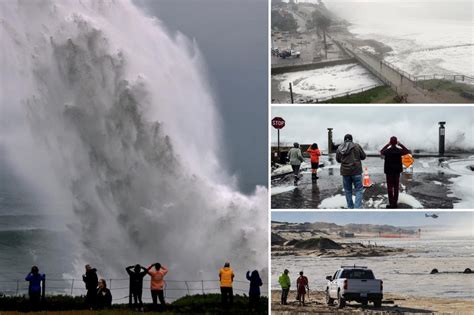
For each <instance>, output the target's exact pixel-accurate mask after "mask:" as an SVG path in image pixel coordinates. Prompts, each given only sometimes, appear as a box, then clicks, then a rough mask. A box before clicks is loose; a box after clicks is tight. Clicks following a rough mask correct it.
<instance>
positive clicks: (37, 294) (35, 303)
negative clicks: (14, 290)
mask: <svg viewBox="0 0 474 315" xmlns="http://www.w3.org/2000/svg"><path fill="white" fill-rule="evenodd" d="M45 279H46V276H45V275H44V274H41V273H39V269H38V267H36V266H33V267H31V272H30V273H29V274H28V275H27V276H26V278H25V280H26V281H28V282H29V285H28V296H29V297H30V304H31V308H32V309H33V310H37V309H38V308H39V304H40V299H41V289H42V285H44V281H45Z"/></svg>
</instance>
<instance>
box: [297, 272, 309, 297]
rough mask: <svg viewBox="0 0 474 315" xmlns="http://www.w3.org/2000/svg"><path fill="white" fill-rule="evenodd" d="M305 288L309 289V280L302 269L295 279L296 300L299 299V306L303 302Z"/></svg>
mask: <svg viewBox="0 0 474 315" xmlns="http://www.w3.org/2000/svg"><path fill="white" fill-rule="evenodd" d="M306 290H308V291H309V282H308V278H307V277H306V276H304V275H303V271H300V276H299V277H298V279H296V291H297V294H298V295H297V298H296V299H297V300H298V301H300V306H301V304H303V306H305V304H304V297H305V295H306Z"/></svg>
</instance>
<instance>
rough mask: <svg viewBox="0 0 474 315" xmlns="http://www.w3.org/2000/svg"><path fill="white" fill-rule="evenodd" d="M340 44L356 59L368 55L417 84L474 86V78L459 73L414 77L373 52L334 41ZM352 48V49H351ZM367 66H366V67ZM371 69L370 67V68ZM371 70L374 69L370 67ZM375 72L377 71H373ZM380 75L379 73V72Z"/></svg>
mask: <svg viewBox="0 0 474 315" xmlns="http://www.w3.org/2000/svg"><path fill="white" fill-rule="evenodd" d="M334 42H336V43H337V44H338V46H339V47H340V48H341V49H344V50H345V51H346V52H348V53H349V54H350V55H351V54H352V55H353V56H354V57H357V54H362V55H366V56H368V57H371V58H374V59H376V60H379V62H380V63H381V64H383V65H385V66H386V67H388V68H390V69H392V70H393V71H395V72H397V73H398V74H400V75H401V76H403V77H405V78H406V79H408V80H410V81H412V82H414V83H416V82H417V81H426V80H435V79H436V80H447V81H454V82H465V83H468V84H474V77H471V76H467V75H464V74H458V73H453V74H422V75H413V74H411V73H408V72H406V71H405V70H402V69H400V68H399V67H397V66H395V65H394V64H392V63H390V62H388V61H386V60H381V59H380V58H379V57H378V56H376V55H374V54H373V53H371V52H368V51H365V50H362V49H359V48H354V47H353V46H352V45H350V44H348V43H345V42H339V41H337V40H334ZM349 46H351V47H349ZM364 66H365V65H364ZM369 67H370V66H369ZM370 69H373V68H372V67H370ZM373 70H375V69H373ZM377 73H378V71H377Z"/></svg>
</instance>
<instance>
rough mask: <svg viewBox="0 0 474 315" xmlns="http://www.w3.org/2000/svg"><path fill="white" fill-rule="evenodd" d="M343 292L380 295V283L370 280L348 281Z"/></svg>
mask: <svg viewBox="0 0 474 315" xmlns="http://www.w3.org/2000/svg"><path fill="white" fill-rule="evenodd" d="M344 291H345V292H360V293H381V281H380V280H370V279H367V280H366V279H348V280H347V289H345V290H344Z"/></svg>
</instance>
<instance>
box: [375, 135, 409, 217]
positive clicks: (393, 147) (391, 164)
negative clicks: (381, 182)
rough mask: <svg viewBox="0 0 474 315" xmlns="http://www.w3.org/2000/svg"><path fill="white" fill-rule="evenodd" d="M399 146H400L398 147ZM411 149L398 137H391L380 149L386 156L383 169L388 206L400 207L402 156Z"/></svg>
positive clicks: (391, 207) (392, 207)
mask: <svg viewBox="0 0 474 315" xmlns="http://www.w3.org/2000/svg"><path fill="white" fill-rule="evenodd" d="M397 145H398V146H399V148H398V147H397ZM409 153H410V151H409V150H408V149H407V148H406V147H405V146H404V145H403V144H401V143H400V142H398V139H397V137H395V136H394V137H391V138H390V141H389V142H388V143H387V144H386V145H385V146H384V147H383V148H382V150H380V154H381V155H383V156H384V157H385V161H384V166H383V171H384V173H385V176H386V178H387V193H388V203H389V204H388V205H387V208H390V209H394V208H397V207H398V191H399V189H400V174H401V173H402V172H403V164H402V156H403V155H405V154H409Z"/></svg>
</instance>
